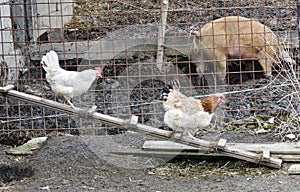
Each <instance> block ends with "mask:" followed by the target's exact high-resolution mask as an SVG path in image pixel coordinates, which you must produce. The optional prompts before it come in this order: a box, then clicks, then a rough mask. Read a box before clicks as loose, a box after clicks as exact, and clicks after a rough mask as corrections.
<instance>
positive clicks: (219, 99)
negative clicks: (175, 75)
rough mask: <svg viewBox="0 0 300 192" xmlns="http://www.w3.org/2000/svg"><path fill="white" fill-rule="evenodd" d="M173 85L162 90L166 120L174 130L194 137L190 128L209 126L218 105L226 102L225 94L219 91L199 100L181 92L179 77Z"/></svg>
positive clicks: (173, 81)
mask: <svg viewBox="0 0 300 192" xmlns="http://www.w3.org/2000/svg"><path fill="white" fill-rule="evenodd" d="M171 86H172V87H171V88H168V87H164V88H163V90H162V99H163V107H164V110H165V115H164V122H165V123H166V124H167V125H168V126H169V127H170V128H171V129H173V131H174V132H182V135H183V136H188V137H191V138H194V137H193V136H192V134H191V132H190V130H196V129H203V128H205V127H207V126H208V125H209V124H210V121H211V119H212V117H213V115H214V113H215V112H216V110H217V108H218V106H220V105H222V104H223V103H225V95H224V94H221V93H217V94H214V95H213V96H211V97H208V98H205V99H202V100H198V99H195V98H193V97H187V96H185V95H183V94H182V93H180V92H179V88H180V83H179V81H178V80H177V79H173V80H172V81H171Z"/></svg>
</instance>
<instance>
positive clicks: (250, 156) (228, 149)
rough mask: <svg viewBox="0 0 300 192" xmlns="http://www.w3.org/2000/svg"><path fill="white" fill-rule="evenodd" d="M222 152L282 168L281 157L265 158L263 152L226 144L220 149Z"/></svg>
mask: <svg viewBox="0 0 300 192" xmlns="http://www.w3.org/2000/svg"><path fill="white" fill-rule="evenodd" d="M220 153H221V154H225V155H227V156H229V157H233V158H237V159H241V160H245V161H249V162H252V163H256V164H261V165H265V166H268V167H273V168H276V169H280V168H281V164H282V160H281V159H278V158H274V157H271V158H269V159H264V158H263V155H262V154H257V153H254V152H249V151H244V150H241V149H237V148H234V147H230V146H226V147H225V148H224V149H222V151H220Z"/></svg>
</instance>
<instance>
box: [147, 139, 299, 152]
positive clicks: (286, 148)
mask: <svg viewBox="0 0 300 192" xmlns="http://www.w3.org/2000/svg"><path fill="white" fill-rule="evenodd" d="M226 145H227V146H229V147H234V148H237V149H240V150H245V151H252V152H263V151H270V153H271V154H281V155H283V154H289V155H292V154H293V155H300V142H293V143H227V144H226ZM143 149H144V150H164V151H181V150H185V151H199V148H196V147H192V146H188V145H183V144H180V143H175V142H172V141H146V142H145V143H144V145H143Z"/></svg>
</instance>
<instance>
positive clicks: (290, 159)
mask: <svg viewBox="0 0 300 192" xmlns="http://www.w3.org/2000/svg"><path fill="white" fill-rule="evenodd" d="M272 157H275V158H279V159H282V161H283V162H300V155H280V154H278V155H272Z"/></svg>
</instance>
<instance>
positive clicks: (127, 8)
mask: <svg viewBox="0 0 300 192" xmlns="http://www.w3.org/2000/svg"><path fill="white" fill-rule="evenodd" d="M166 4H167V5H168V6H167V7H166V6H165V5H166ZM296 13H297V5H296V2H295V1H279V0H278V1H275V2H274V1H259V0H257V1H227V0H224V1H204V2H201V1H193V0H191V1H183V0H180V1H154V0H147V1H125V0H116V1H94V0H74V1H72V0H57V1H49V0H47V1H33V0H32V1H22V0H20V1H4V0H3V1H1V8H0V19H1V23H0V27H1V32H0V37H1V46H0V53H1V56H2V57H1V78H0V83H1V86H5V85H7V84H12V83H14V84H15V85H16V89H17V90H18V91H21V92H25V93H28V94H32V95H36V96H39V97H42V98H45V99H50V100H54V101H57V102H60V103H64V102H65V101H64V99H63V98H62V97H61V96H59V95H57V94H55V93H54V92H53V90H52V89H51V86H50V85H49V83H48V82H47V80H46V76H45V71H44V69H43V67H42V64H41V63H40V61H41V58H42V56H43V55H45V54H46V53H47V52H49V51H50V50H54V51H56V52H57V54H58V57H59V61H60V62H59V64H60V66H61V67H62V68H63V69H66V70H69V71H83V70H85V69H91V68H95V67H101V68H102V70H103V78H101V79H98V80H95V81H94V83H93V85H92V86H91V88H90V89H89V91H88V92H87V93H85V94H83V95H81V96H78V97H74V98H73V99H72V103H73V104H74V105H75V106H76V107H80V108H90V107H91V106H93V105H96V106H97V112H99V113H103V114H107V115H111V116H115V117H119V118H128V117H129V116H130V115H132V114H134V115H137V116H139V122H140V123H143V124H147V125H152V126H155V127H158V128H163V129H168V128H167V127H166V125H164V122H163V116H164V110H163V107H162V101H161V100H159V98H160V95H161V88H162V87H163V86H165V85H168V84H169V83H170V80H171V79H172V78H177V79H178V80H179V81H180V83H181V91H182V93H184V94H186V95H188V96H193V97H196V98H202V97H205V96H207V95H209V94H213V93H216V92H225V93H226V97H227V101H226V106H225V107H223V108H221V110H219V112H218V113H217V115H216V117H215V120H214V121H213V122H212V126H213V127H217V128H220V129H222V130H230V129H236V128H245V129H257V128H262V129H267V130H268V129H271V130H275V131H276V132H277V133H282V132H283V131H284V132H289V131H292V132H296V131H297V127H298V125H297V124H298V123H297V122H298V115H299V112H300V105H299V82H298V80H299V77H298V75H299V73H298V60H299V59H298V52H297V47H298V34H297V33H298V31H297V14H296ZM164 14H165V16H166V22H165V23H164V22H162V20H163V19H162V18H163V16H162V15H164ZM227 16H241V17H245V18H253V21H254V23H252V22H251V23H248V24H247V25H245V26H243V24H245V21H243V20H242V19H238V20H237V21H234V22H233V23H230V21H229V20H227V21H226V19H225V21H223V22H221V23H217V24H216V25H214V24H213V25H212V27H211V29H210V31H209V32H207V33H203V34H201V32H202V30H201V29H203V27H204V26H205V25H206V24H209V23H210V22H211V21H213V20H216V19H219V18H224V17H227ZM255 22H257V23H261V25H259V26H260V27H259V31H257V28H255V27H256V26H255V25H256V24H257V23H255ZM218 24H219V25H220V26H218ZM231 25H233V26H232V27H231ZM226 26H228V27H227V28H226ZM218 27H219V28H218ZM214 28H216V29H215V30H214ZM222 30H223V31H224V33H223V34H222V32H221V31H222ZM227 30H235V31H234V32H232V31H227ZM218 32H221V34H218ZM232 33H235V34H234V35H232ZM267 35H271V37H272V40H270V39H268V38H267ZM203 38H204V39H203ZM205 38H206V39H207V42H209V43H211V44H210V45H205V44H204V43H203V42H204V41H205ZM243 38H245V40H243ZM255 38H260V41H261V42H262V44H259V45H258V44H256V42H255ZM274 39H275V40H276V44H273V43H274V42H273V40H274ZM222 41H223V42H222ZM159 42H162V43H159ZM222 43H223V44H222ZM219 44H221V45H219ZM220 46H221V47H220ZM268 46H269V47H272V48H271V50H267V49H266V47H268ZM283 48H284V50H286V53H287V54H288V55H289V56H290V57H287V55H284V54H282V51H283ZM277 49H278V50H279V51H277ZM243 50H245V52H244V53H243ZM232 51H233V52H235V54H231V52H232ZM220 53H222V54H223V56H224V57H216V56H217V55H220ZM248 53H252V54H250V55H247V54H248ZM159 54H163V57H162V58H163V63H160V62H159V61H158V55H159ZM222 54H221V55H222ZM273 54H274V56H273ZM287 58H288V59H290V60H288V59H287ZM268 59H269V60H270V59H271V60H272V62H269V64H270V65H271V67H272V75H271V77H266V70H264V69H265V68H266V67H265V65H267V64H262V63H263V62H264V61H267V60H268ZM224 62H225V66H224V65H223V66H222V64H220V63H224ZM267 62H268V61H267ZM220 67H223V70H221V72H223V75H225V76H222V75H221V76H220V73H221V72H220V70H218V68H220ZM224 67H225V69H224ZM224 71H225V74H224ZM80 81H81V79H77V81H76V82H77V84H81V82H80ZM0 99H1V104H0V108H1V110H0V114H1V115H0V119H1V127H2V132H4V133H12V132H18V133H20V131H22V132H26V133H27V132H28V133H31V134H35V135H45V134H49V133H51V132H53V131H55V132H68V133H71V134H79V133H80V131H83V130H87V128H89V127H90V128H92V129H93V133H94V134H115V133H122V132H123V130H120V129H115V128H114V127H110V126H107V125H105V124H100V123H99V122H95V121H92V120H89V119H85V118H78V117H76V116H74V115H72V114H66V113H62V112H58V111H55V110H53V109H49V108H45V107H41V106H38V105H33V104H29V103H26V102H23V101H21V100H15V99H11V98H9V97H5V95H3V96H2V97H0ZM272 118H275V122H271V121H270V119H272ZM288 125H289V126H288ZM290 125H292V126H290Z"/></svg>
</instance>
